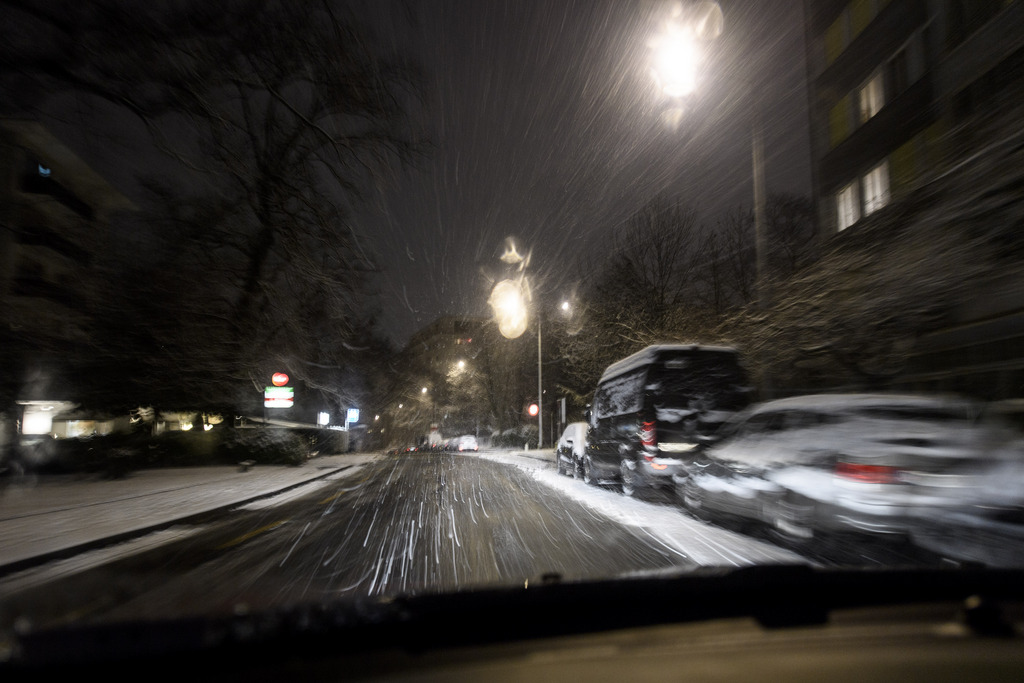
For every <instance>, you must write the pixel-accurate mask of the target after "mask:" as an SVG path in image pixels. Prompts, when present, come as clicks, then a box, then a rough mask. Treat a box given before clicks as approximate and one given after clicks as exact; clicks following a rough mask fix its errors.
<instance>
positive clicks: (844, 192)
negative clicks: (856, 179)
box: [836, 183, 860, 230]
mask: <svg viewBox="0 0 1024 683" xmlns="http://www.w3.org/2000/svg"><path fill="white" fill-rule="evenodd" d="M836 219H837V223H838V226H839V229H840V230H845V229H846V228H848V227H850V226H851V225H853V224H854V223H856V222H857V221H859V220H860V203H859V202H858V201H857V185H856V184H855V183H850V184H849V185H847V186H846V187H844V188H843V189H841V190H840V191H839V192H837V193H836Z"/></svg>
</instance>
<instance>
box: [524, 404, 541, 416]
mask: <svg viewBox="0 0 1024 683" xmlns="http://www.w3.org/2000/svg"><path fill="white" fill-rule="evenodd" d="M526 412H528V413H530V417H537V413H539V412H540V408H538V407H537V404H536V403H531V404H530V407H529V408H527V409H526Z"/></svg>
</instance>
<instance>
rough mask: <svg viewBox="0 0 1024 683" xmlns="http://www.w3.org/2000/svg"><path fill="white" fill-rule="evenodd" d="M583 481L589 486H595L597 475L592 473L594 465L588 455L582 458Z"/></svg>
mask: <svg viewBox="0 0 1024 683" xmlns="http://www.w3.org/2000/svg"><path fill="white" fill-rule="evenodd" d="M583 481H584V482H585V483H587V484H590V485H591V486H597V473H596V472H594V463H593V462H592V461H591V459H590V456H589V455H585V456H583Z"/></svg>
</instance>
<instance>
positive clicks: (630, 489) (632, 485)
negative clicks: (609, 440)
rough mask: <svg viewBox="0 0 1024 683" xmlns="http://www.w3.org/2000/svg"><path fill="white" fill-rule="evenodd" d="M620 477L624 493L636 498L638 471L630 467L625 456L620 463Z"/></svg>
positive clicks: (628, 496)
mask: <svg viewBox="0 0 1024 683" xmlns="http://www.w3.org/2000/svg"><path fill="white" fill-rule="evenodd" d="M619 479H620V481H621V482H622V495H624V496H626V497H627V498H635V497H636V494H637V485H636V473H635V472H634V471H633V470H632V468H630V466H629V461H628V460H626V459H625V458H623V459H622V462H620V463H619Z"/></svg>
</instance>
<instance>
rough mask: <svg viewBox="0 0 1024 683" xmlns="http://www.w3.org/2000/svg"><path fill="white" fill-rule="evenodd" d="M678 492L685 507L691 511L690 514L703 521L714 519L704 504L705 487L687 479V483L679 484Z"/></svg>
mask: <svg viewBox="0 0 1024 683" xmlns="http://www.w3.org/2000/svg"><path fill="white" fill-rule="evenodd" d="M676 493H677V494H678V495H679V499H680V500H681V501H682V503H683V507H685V508H686V511H687V512H689V513H690V516H692V517H693V518H694V519H699V520H701V521H702V522H711V521H712V519H711V515H709V514H708V511H707V509H706V508H705V506H704V489H702V488H701V487H700V486H697V485H696V484H695V483H693V482H692V481H689V480H687V481H686V482H685V483H683V484H679V485H678V486H677V488H676Z"/></svg>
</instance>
